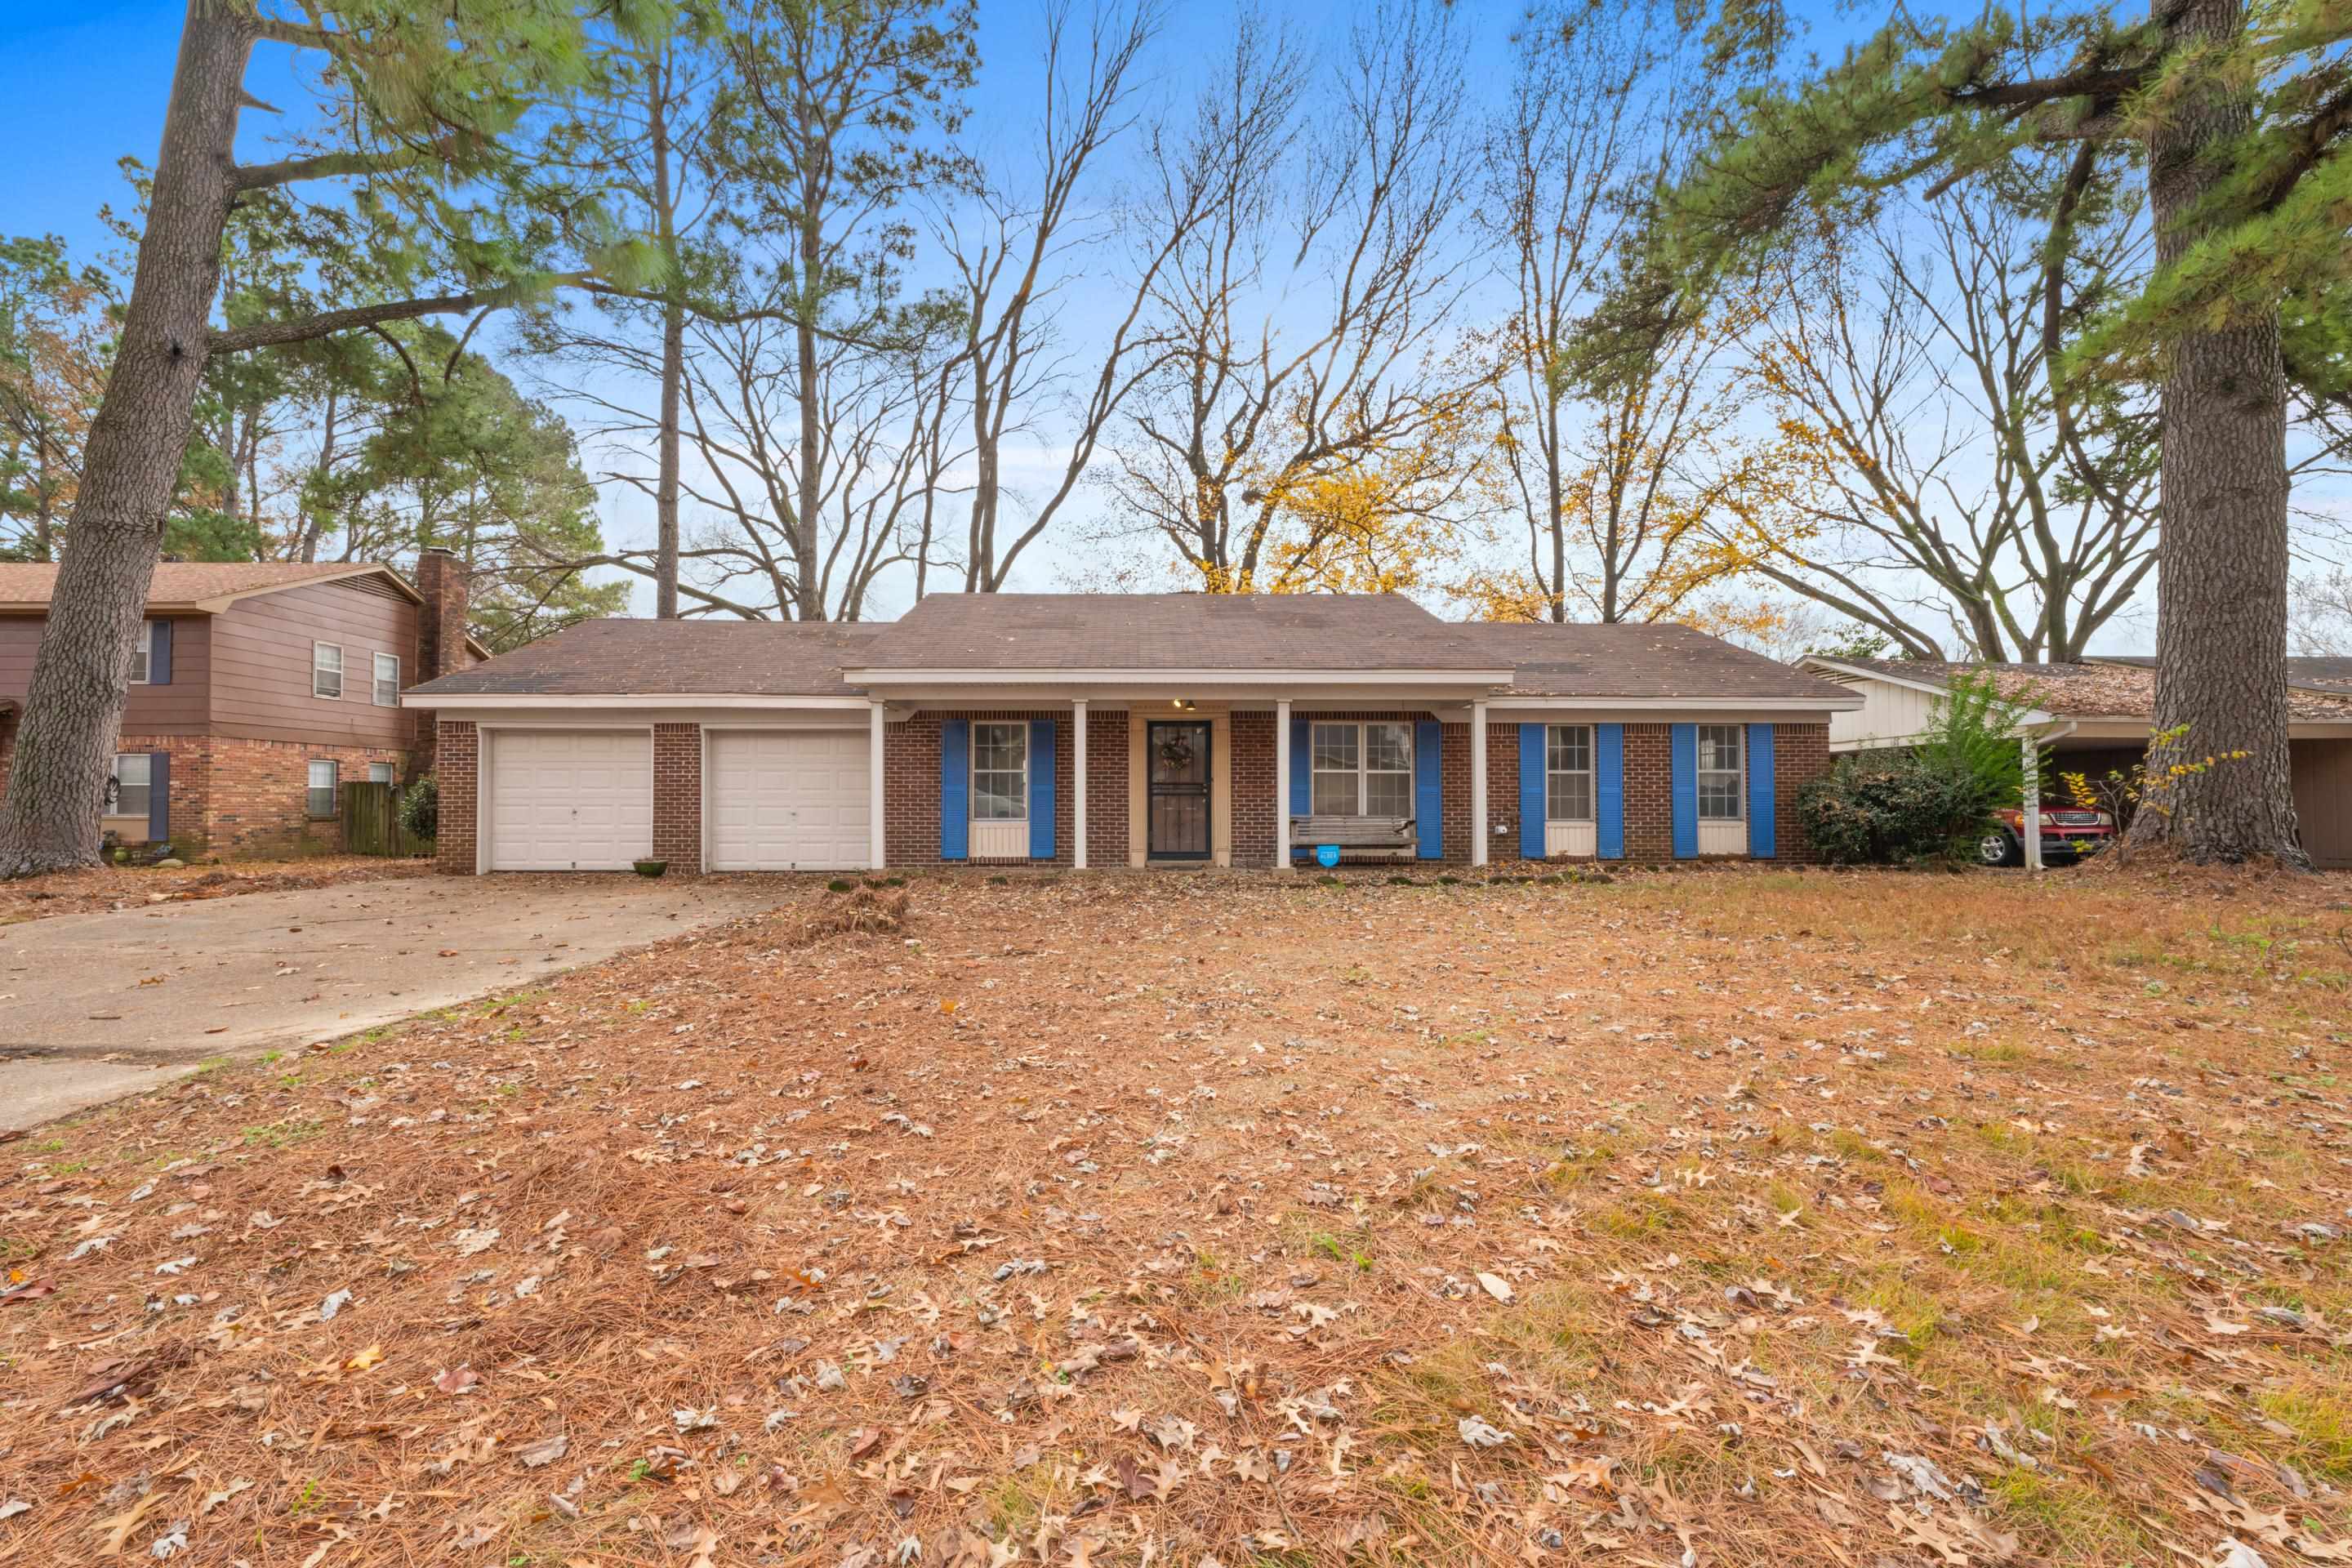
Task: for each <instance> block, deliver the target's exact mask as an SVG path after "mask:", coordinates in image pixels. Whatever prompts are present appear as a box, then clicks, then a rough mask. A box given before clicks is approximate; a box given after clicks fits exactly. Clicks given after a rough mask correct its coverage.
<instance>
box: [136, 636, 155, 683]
mask: <svg viewBox="0 0 2352 1568" xmlns="http://www.w3.org/2000/svg"><path fill="white" fill-rule="evenodd" d="M154 668H155V623H154V622H152V621H142V622H140V623H139V639H138V641H136V642H134V643H133V644H131V685H133V686H144V685H146V684H147V682H148V680H149V679H150V676H151V672H152V670H153V669H154Z"/></svg>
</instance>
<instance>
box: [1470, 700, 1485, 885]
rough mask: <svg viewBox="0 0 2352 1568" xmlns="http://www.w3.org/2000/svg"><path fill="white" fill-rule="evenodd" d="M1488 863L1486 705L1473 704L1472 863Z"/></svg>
mask: <svg viewBox="0 0 2352 1568" xmlns="http://www.w3.org/2000/svg"><path fill="white" fill-rule="evenodd" d="M1470 864H1472V865H1473V866H1484V865H1485V864H1486V704H1485V703H1484V702H1473V703H1472V704H1470Z"/></svg>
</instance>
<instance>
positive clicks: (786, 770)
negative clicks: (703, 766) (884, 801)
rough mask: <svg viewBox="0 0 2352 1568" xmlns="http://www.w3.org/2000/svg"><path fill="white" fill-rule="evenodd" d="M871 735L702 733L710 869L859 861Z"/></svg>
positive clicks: (836, 867)
mask: <svg viewBox="0 0 2352 1568" xmlns="http://www.w3.org/2000/svg"><path fill="white" fill-rule="evenodd" d="M870 741H871V738H870V737H869V736H868V735H867V734H866V731H863V730H731V731H730V730H713V731H709V745H710V751H709V766H710V866H711V869H713V870H716V871H849V870H855V869H856V868H859V867H861V866H864V865H865V864H866V857H867V853H868V848H869V847H868V845H867V842H866V829H867V828H868V827H869V826H871V824H872V822H873V808H872V805H871V804H870V803H869V801H868V798H867V795H866V784H867V779H868V775H867V773H866V755H867V747H868V745H869V744H870Z"/></svg>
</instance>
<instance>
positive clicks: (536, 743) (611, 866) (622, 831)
mask: <svg viewBox="0 0 2352 1568" xmlns="http://www.w3.org/2000/svg"><path fill="white" fill-rule="evenodd" d="M489 796H490V869H492V870H494V871H625V870H626V869H628V866H629V862H630V861H632V860H635V859H638V858H642V857H645V856H648V855H651V854H652V853H653V850H654V741H653V735H652V733H651V732H650V731H645V730H509V731H501V732H499V733H498V734H495V735H493V736H491V737H490V787H489Z"/></svg>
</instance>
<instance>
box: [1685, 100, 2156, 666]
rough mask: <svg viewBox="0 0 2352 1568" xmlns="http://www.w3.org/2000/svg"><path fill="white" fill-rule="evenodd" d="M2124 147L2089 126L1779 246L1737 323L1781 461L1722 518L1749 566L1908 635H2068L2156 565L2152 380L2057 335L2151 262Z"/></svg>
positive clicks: (2065, 644) (2003, 641)
mask: <svg viewBox="0 0 2352 1568" xmlns="http://www.w3.org/2000/svg"><path fill="white" fill-rule="evenodd" d="M2103 158H2104V159H2105V164H2114V165H2117V166H2113V167H2110V166H2105V164H2103V163H2102V159H2103ZM2122 162H2123V159H2122V155H2121V154H2120V153H2112V152H2110V153H2101V152H2100V150H2099V149H2097V148H2095V147H2092V146H2089V145H2085V146H2084V147H2083V148H2082V149H2080V150H2079V152H2074V153H2066V154H2065V155H2064V156H2063V159H2061V160H2058V161H2057V162H2056V163H2055V166H2054V169H2053V170H2052V171H2050V173H2051V174H2052V177H2051V178H2049V179H2045V180H2042V181H2040V182H2036V183H2031V184H2029V183H2027V182H2025V181H2023V180H2021V179H2016V180H2005V181H2003V182H2002V183H2001V184H1991V183H1979V182H1972V183H1970V184H1966V185H1962V186H1960V187H1958V188H1956V189H1954V190H1952V191H1951V192H1949V193H1948V194H1946V195H1943V196H1942V197H1941V198H1940V199H1937V200H1934V201H1928V202H1924V203H1919V204H1916V205H1915V204H1909V203H1906V204H1903V205H1898V206H1895V207H1893V208H1891V209H1889V211H1888V212H1887V213H1886V214H1885V215H1884V217H1883V220H1882V222H1881V223H1880V224H1879V225H1878V226H1875V227H1874V228H1873V229H1871V230H1870V231H1868V232H1866V233H1864V234H1863V235H1860V236H1858V237H1849V236H1843V235H1838V236H1824V237H1820V238H1819V243H1817V244H1816V245H1814V246H1813V247H1809V249H1808V251H1807V253H1805V254H1804V255H1802V256H1801V257H1799V258H1791V259H1790V260H1788V261H1786V262H1785V263H1784V264H1783V265H1782V267H1781V268H1780V274H1779V276H1778V278H1777V279H1775V280H1774V281H1775V282H1776V284H1777V286H1778V298H1779V300H1780V308H1779V309H1777V310H1774V311H1773V312H1772V313H1771V314H1770V315H1769V317H1767V318H1766V319H1765V321H1763V322H1762V323H1761V324H1760V325H1759V327H1758V328H1757V329H1756V330H1754V331H1751V332H1749V333H1748V334H1747V340H1746V341H1747V346H1748V350H1749V352H1750V356H1751V357H1750V361H1749V363H1748V375H1749V376H1750V378H1751V379H1752V381H1753V382H1754V383H1755V384H1757V385H1758V386H1759V389H1760V390H1761V391H1762V392H1763V393H1764V395H1765V396H1766V397H1767V399H1768V401H1769V403H1770V404H1771V405H1772V406H1773V407H1774V408H1775V410H1776V412H1777V415H1778V417H1779V422H1780V428H1781V429H1782V431H1783V432H1784V434H1785V436H1786V437H1787V443H1788V444H1787V446H1786V447H1785V448H1784V454H1783V455H1784V457H1785V458H1786V459H1787V461H1786V464H1785V466H1784V470H1783V471H1784V474H1785V475H1787V476H1788V477H1789V478H1790V481H1791V482H1790V485H1789V487H1788V488H1786V489H1782V490H1779V491H1776V492H1774V493H1772V494H1769V495H1767V496H1763V497H1759V498H1755V499H1754V500H1753V501H1752V503H1751V504H1750V505H1748V507H1746V508H1741V509H1734V510H1730V511H1728V512H1727V513H1725V514H1723V515H1722V518H1721V521H1722V526H1723V531H1724V533H1725V537H1726V539H1727V542H1730V543H1731V544H1733V545H1734V546H1735V547H1737V548H1738V549H1740V550H1741V551H1743V552H1745V553H1746V554H1747V555H1748V557H1749V558H1750V559H1751V561H1752V563H1753V568H1754V570H1755V571H1756V572H1757V573H1759V574H1761V575H1762V576H1764V577H1767V578H1769V580H1771V581H1772V582H1774V583H1777V584H1780V586H1782V587H1783V588H1786V589H1789V590H1790V591H1791V592H1794V593H1799V594H1803V595H1807V596H1809V597H1811V598H1813V599H1816V600H1818V601H1819V602H1820V603H1822V605H1826V606H1828V607H1829V608H1831V609H1832V610H1835V611H1837V612H1838V613H1839V614H1841V615H1843V616H1847V617H1849V618H1851V619H1853V620H1855V621H1858V622H1860V623H1862V624H1864V625H1865V626H1871V627H1874V628H1875V629H1877V630H1879V631H1881V632H1884V633H1885V635H1886V636H1888V637H1891V638H1893V639H1894V641H1895V644H1896V645H1897V646H1898V647H1900V648H1901V649H1902V650H1903V651H1904V652H1906V653H1907V654H1910V655H1913V656H1916V657H1919V658H1940V657H1943V656H1944V655H1945V653H1946V651H1947V650H1948V649H1949V650H1950V651H1953V652H1957V653H1958V654H1961V655H1963V656H1966V657H1970V658H1991V659H2021V660H2026V661H2039V660H2044V659H2048V660H2070V659H2074V658H2080V657H2082V654H2083V652H2084V649H2085V648H2086V647H2088V646H2089V643H2090V640H2091V638H2092V637H2095V635H2097V633H2098V632H2099V630H2100V629H2101V628H2102V627H2103V626H2106V625H2107V624H2108V623H2109V622H2110V621H2111V620H2112V619H2113V618H2114V616H2116V614H2117V613H2118V612H2119V611H2121V610H2122V609H2123V608H2124V607H2125V606H2126V605H2127V604H2129V603H2130V602H2131V600H2132V598H2133V596H2134V595H2136V594H2137V592H2138V591H2139V589H2140V588H2141V586H2142V585H2143V584H2145V583H2146V582H2147V579H2148V574H2149V573H2150V572H2151V571H2152V570H2153V569H2154V567H2155V564H2156V547H2157V533H2158V526H2157V525H2158V509H2157V497H2156V489H2155V474H2156V449H2155V439H2156V427H2155V417H2154V416H2155V410H2154V406H2153V402H2152V400H2151V399H2149V398H2147V397H2146V396H2142V395H2134V394H2131V393H2129V392H2127V391H2119V390H2117V389H2116V387H2115V386H2114V385H2113V384H2107V383H2099V382H2093V381H2091V380H2088V379H2087V378H2077V377H2074V376H2070V375H2068V374H2066V372H2065V357H2064V356H2065V353H2066V351H2067V348H2068V345H2069V343H2070V342H2071V339H2072V334H2073V333H2074V331H2075V329H2076V328H2077V327H2078V326H2079V324H2080V323H2081V322H2082V321H2083V320H2084V318H2085V316H2086V315H2088V314H2089V313H2090V312H2091V311H2092V310H2095V309H2096V308H2097V307H2098V306H2099V305H2101V304H2102V303H2104V302H2105V300H2107V299H2108V298H2109V297H2110V296H2111V294H2112V292H2113V290H2115V289H2117V288H2118V287H2122V288H2128V287H2129V286H2130V280H2131V279H2134V278H2135V277H2137V275H2138V274H2139V272H2140V271H2141V270H2142V269H2143V268H2144V267H2145V265H2146V262H2147V245H2148V240H2147V226H2146V225H2144V224H2142V223H2140V222H2139V221H2137V202H2136V201H2135V200H2134V199H2133V197H2132V195H2131V194H2130V193H2129V191H2128V189H2127V188H2126V187H2125V186H2124V185H2123V184H2122V183H2121V182H2122V179H2123V176H2124V175H2125V174H2126V171H2125V170H2124V169H2123V168H2122V167H2120V165H2121V163H2122Z"/></svg>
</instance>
